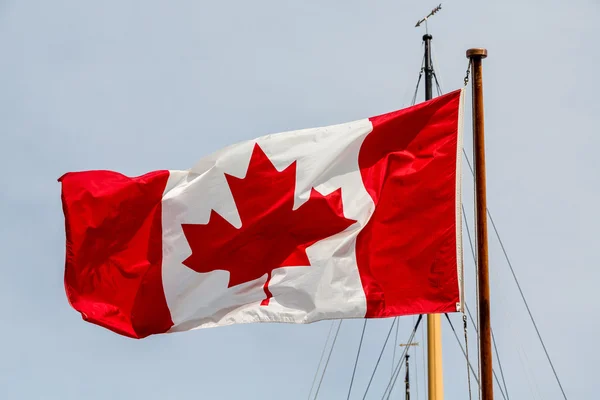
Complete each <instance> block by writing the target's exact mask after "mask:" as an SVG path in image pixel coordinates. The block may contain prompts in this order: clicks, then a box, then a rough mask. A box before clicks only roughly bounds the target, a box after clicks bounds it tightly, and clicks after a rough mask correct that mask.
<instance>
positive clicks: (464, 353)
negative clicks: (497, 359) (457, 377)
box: [446, 315, 508, 400]
mask: <svg viewBox="0 0 600 400" xmlns="http://www.w3.org/2000/svg"><path fill="white" fill-rule="evenodd" d="M446 318H447V319H448V323H449V324H450V329H451V330H452V333H453V334H454V337H455V338H456V341H457V343H458V345H459V346H460V349H461V351H462V353H463V355H464V356H465V359H466V360H467V364H468V365H469V367H470V369H471V372H473V374H475V371H474V370H473V366H472V365H471V362H470V361H469V359H468V358H467V353H466V351H465V349H464V347H463V345H462V343H461V342H460V339H459V338H458V334H457V333H456V330H455V329H454V325H453V324H452V321H451V320H450V317H448V315H446ZM492 372H493V373H494V378H495V379H496V383H497V384H498V389H500V394H501V395H502V398H503V399H504V400H508V399H507V398H506V395H505V393H504V391H503V390H502V385H501V384H500V380H499V379H498V375H497V374H496V371H495V370H494V369H492ZM475 381H476V382H477V386H478V387H479V386H480V385H479V379H478V378H475Z"/></svg>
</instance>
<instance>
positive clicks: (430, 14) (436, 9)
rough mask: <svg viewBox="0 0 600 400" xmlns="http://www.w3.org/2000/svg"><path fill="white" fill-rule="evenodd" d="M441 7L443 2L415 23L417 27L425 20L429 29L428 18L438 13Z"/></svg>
mask: <svg viewBox="0 0 600 400" xmlns="http://www.w3.org/2000/svg"><path fill="white" fill-rule="evenodd" d="M441 9H442V3H440V5H439V6H437V7H436V8H434V9H433V10H431V12H430V13H429V15H427V16H426V17H425V18H423V19H421V20H419V22H417V24H416V25H415V28H418V27H419V26H421V24H422V23H423V22H425V30H426V31H427V20H428V19H429V17H431V16H433V15H434V14H435V13H437V12H438V11H440V10H441Z"/></svg>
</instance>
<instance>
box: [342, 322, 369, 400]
mask: <svg viewBox="0 0 600 400" xmlns="http://www.w3.org/2000/svg"><path fill="white" fill-rule="evenodd" d="M367 321H368V319H366V318H365V323H364V324H363V328H362V333H361V334H360V342H359V343H358V351H357V352H356V361H354V369H353V370H352V379H350V388H349V389H348V397H346V400H350V393H352V384H353V383H354V374H356V366H357V365H358V357H359V356H360V349H361V348H362V343H363V338H364V337H365V328H366V327H367Z"/></svg>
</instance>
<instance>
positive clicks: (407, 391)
mask: <svg viewBox="0 0 600 400" xmlns="http://www.w3.org/2000/svg"><path fill="white" fill-rule="evenodd" d="M409 357H410V355H409V354H408V351H407V353H406V375H405V377H404V386H405V396H404V400H410V373H409V369H408V358H409Z"/></svg>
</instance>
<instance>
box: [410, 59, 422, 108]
mask: <svg viewBox="0 0 600 400" xmlns="http://www.w3.org/2000/svg"><path fill="white" fill-rule="evenodd" d="M424 70H425V54H423V61H421V71H419V78H418V79H417V86H416V87H415V93H414V94H413V98H412V100H411V105H414V104H415V102H416V101H417V94H418V93H419V84H420V83H421V78H422V77H423V71H424Z"/></svg>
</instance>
